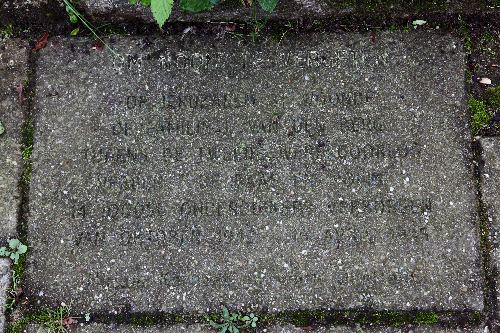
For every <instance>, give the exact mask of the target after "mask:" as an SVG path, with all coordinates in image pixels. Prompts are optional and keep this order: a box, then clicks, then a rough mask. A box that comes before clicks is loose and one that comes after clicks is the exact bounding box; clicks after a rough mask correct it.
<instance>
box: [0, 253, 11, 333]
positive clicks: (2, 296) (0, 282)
mask: <svg viewBox="0 0 500 333" xmlns="http://www.w3.org/2000/svg"><path fill="white" fill-rule="evenodd" d="M9 287H10V260H9V259H0V333H3V332H4V329H5V310H4V309H5V304H6V302H7V290H8V288H9Z"/></svg>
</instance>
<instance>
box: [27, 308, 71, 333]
mask: <svg viewBox="0 0 500 333" xmlns="http://www.w3.org/2000/svg"><path fill="white" fill-rule="evenodd" d="M33 321H34V322H35V323H37V324H40V325H41V326H42V328H44V329H45V332H47V333H67V332H68V328H69V327H70V326H71V325H74V324H76V323H77V321H76V319H75V317H71V308H70V307H69V306H66V305H63V306H60V307H58V308H56V309H55V310H52V309H47V310H44V311H43V312H42V313H40V314H38V315H36V316H35V317H34V318H33Z"/></svg>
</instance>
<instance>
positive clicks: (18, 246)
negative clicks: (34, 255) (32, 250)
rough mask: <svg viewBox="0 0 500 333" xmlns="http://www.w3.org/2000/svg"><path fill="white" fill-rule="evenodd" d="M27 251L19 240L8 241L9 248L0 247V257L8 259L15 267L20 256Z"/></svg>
mask: <svg viewBox="0 0 500 333" xmlns="http://www.w3.org/2000/svg"><path fill="white" fill-rule="evenodd" d="M27 251H28V247H27V246H26V245H24V244H23V243H21V241H20V240H19V239H11V240H9V248H7V247H5V246H2V247H0V257H10V259H12V260H13V261H14V264H15V265H17V263H18V262H19V258H20V256H21V254H25V253H26V252H27Z"/></svg>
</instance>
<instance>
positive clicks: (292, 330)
mask: <svg viewBox="0 0 500 333" xmlns="http://www.w3.org/2000/svg"><path fill="white" fill-rule="evenodd" d="M24 332H25V333H39V332H43V330H40V328H39V327H37V326H30V327H28V328H27V329H26V330H25V331H24ZM72 332H75V333H213V332H215V330H214V329H210V328H208V327H207V326H206V325H190V326H185V325H175V326H171V327H155V326H153V327H138V326H119V325H99V324H91V325H87V326H83V327H78V328H76V329H74V330H72ZM244 332H256V333H304V332H311V333H484V332H485V331H484V330H483V327H478V328H443V327H439V326H436V325H421V326H414V325H410V326H407V327H403V328H393V327H366V326H357V327H348V326H338V327H331V328H325V327H318V328H315V329H313V330H311V329H310V328H308V329H307V330H305V329H303V328H301V327H295V326H290V325H285V326H271V327H267V328H258V329H256V330H247V331H244Z"/></svg>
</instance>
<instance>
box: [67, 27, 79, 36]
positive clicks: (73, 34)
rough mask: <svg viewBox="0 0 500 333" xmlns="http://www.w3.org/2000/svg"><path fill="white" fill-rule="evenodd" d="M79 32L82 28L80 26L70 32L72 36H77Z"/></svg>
mask: <svg viewBox="0 0 500 333" xmlns="http://www.w3.org/2000/svg"><path fill="white" fill-rule="evenodd" d="M79 32H80V28H79V27H78V28H75V29H73V30H71V32H70V33H69V34H70V36H76V35H78V33H79Z"/></svg>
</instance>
